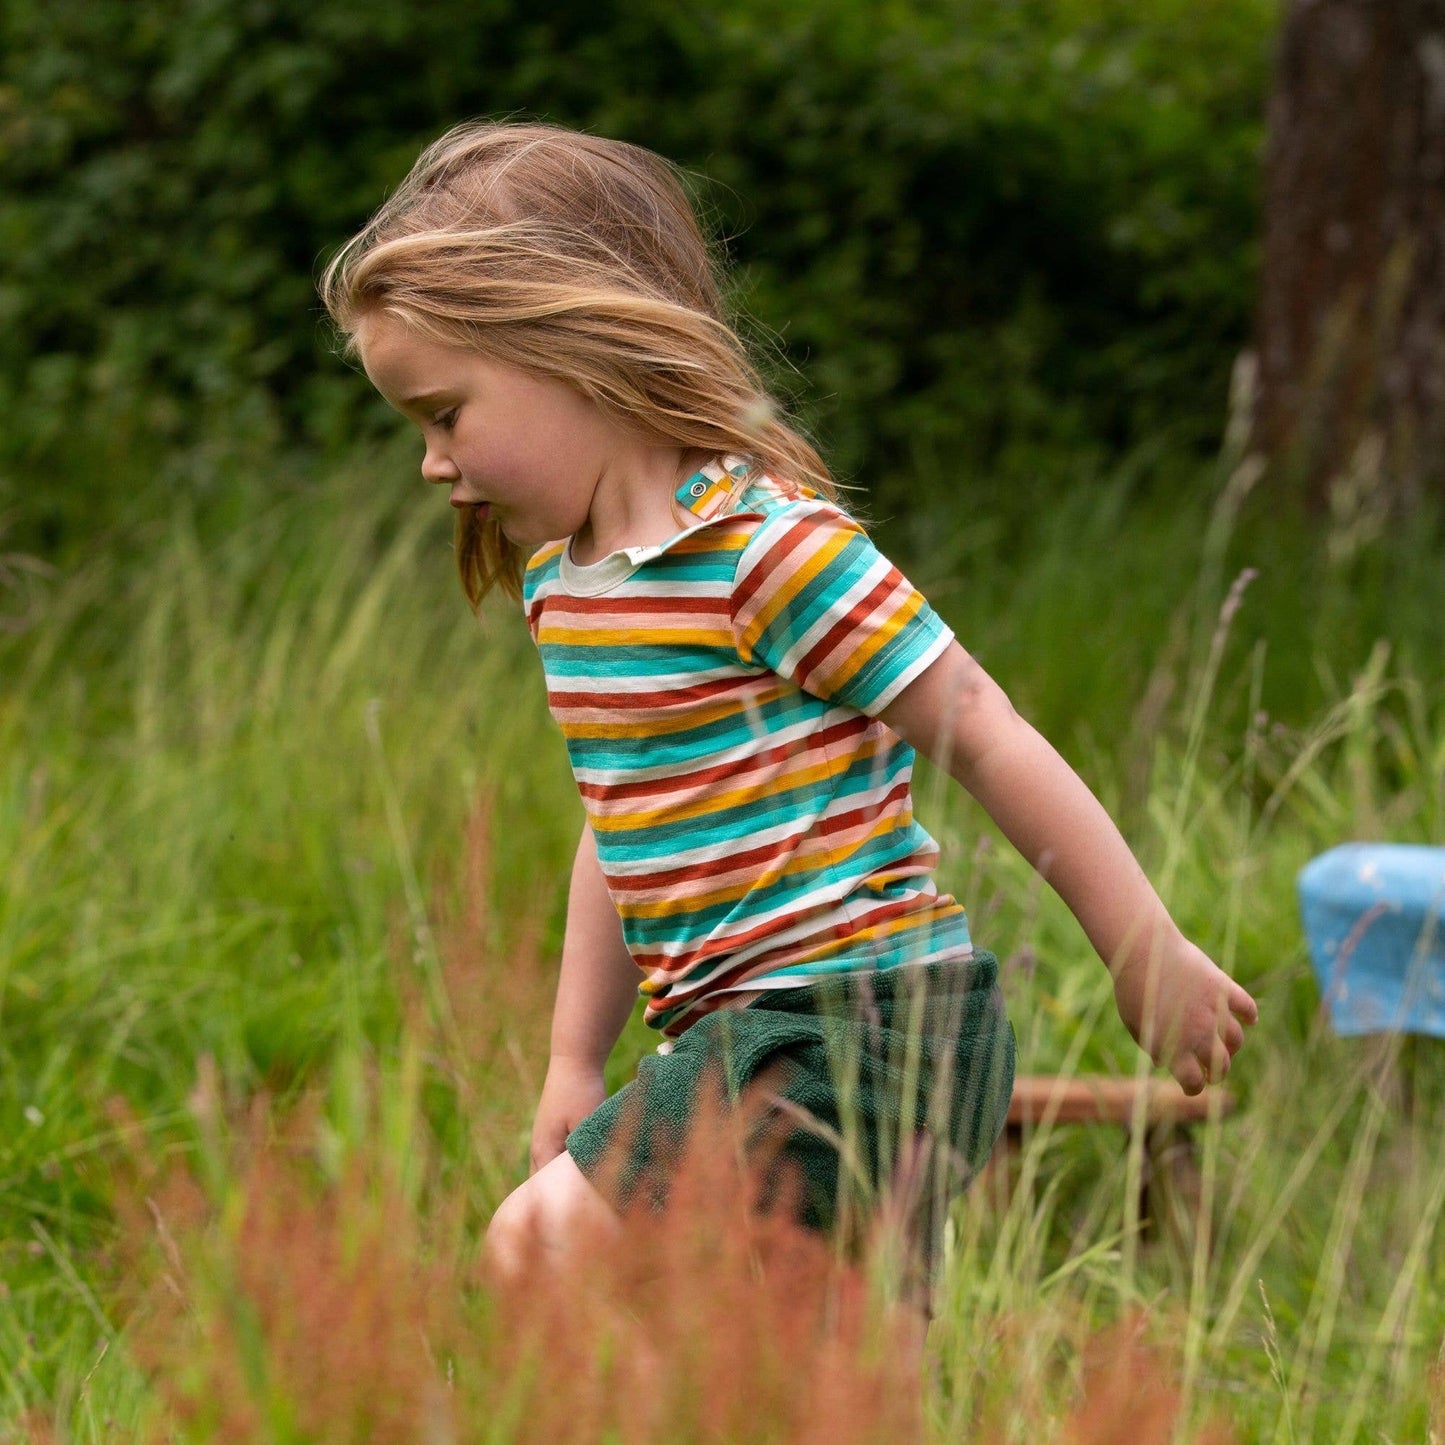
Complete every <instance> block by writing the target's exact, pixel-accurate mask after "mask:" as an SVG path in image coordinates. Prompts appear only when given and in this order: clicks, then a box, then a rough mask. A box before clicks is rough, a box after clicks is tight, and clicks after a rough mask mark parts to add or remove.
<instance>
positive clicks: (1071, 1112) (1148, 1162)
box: [983, 1074, 1234, 1229]
mask: <svg viewBox="0 0 1445 1445" xmlns="http://www.w3.org/2000/svg"><path fill="white" fill-rule="evenodd" d="M1233 1108H1234V1099H1233V1098H1232V1097H1231V1096H1230V1095H1229V1094H1228V1093H1226V1092H1225V1091H1224V1090H1223V1089H1221V1088H1218V1087H1216V1088H1213V1089H1209V1090H1206V1091H1205V1092H1204V1093H1202V1094H1194V1095H1190V1094H1186V1093H1185V1092H1184V1090H1183V1089H1181V1088H1180V1087H1179V1085H1178V1084H1177V1083H1176V1082H1175V1081H1174V1080H1173V1079H1161V1078H1145V1079H1116V1078H1109V1077H1107V1076H1105V1075H1102V1074H1083V1075H1077V1076H1074V1077H1071V1078H1061V1077H1059V1076H1057V1075H1054V1074H1022V1075H1020V1076H1019V1077H1018V1078H1016V1079H1015V1080H1014V1089H1013V1095H1012V1097H1011V1098H1010V1100H1009V1108H1008V1118H1007V1122H1006V1124H1005V1126H1004V1131H1003V1133H1002V1135H1000V1137H999V1142H998V1146H997V1147H996V1148H995V1150H994V1156H993V1159H992V1160H991V1161H990V1164H989V1168H988V1170H987V1173H986V1179H985V1182H984V1185H983V1187H984V1189H985V1190H991V1191H992V1193H993V1197H994V1198H995V1199H997V1200H998V1201H999V1202H1000V1203H1003V1204H1006V1203H1007V1201H1008V1198H1009V1195H1010V1194H1011V1193H1012V1190H1013V1187H1014V1185H1013V1181H1014V1176H1015V1174H1016V1173H1017V1159H1018V1156H1019V1154H1020V1153H1021V1151H1022V1148H1023V1145H1024V1141H1025V1139H1026V1137H1027V1136H1028V1135H1029V1134H1031V1133H1033V1132H1034V1131H1036V1130H1038V1129H1040V1128H1044V1129H1052V1128H1053V1127H1055V1126H1063V1125H1077V1124H1109V1125H1114V1126H1116V1127H1118V1128H1121V1129H1122V1130H1123V1131H1124V1139H1125V1143H1126V1145H1127V1143H1128V1140H1129V1138H1130V1135H1131V1133H1132V1131H1133V1130H1134V1129H1135V1128H1141V1129H1142V1130H1143V1131H1144V1154H1143V1163H1144V1168H1143V1176H1142V1178H1141V1180H1140V1191H1141V1192H1140V1200H1139V1219H1140V1223H1141V1224H1142V1225H1144V1226H1146V1227H1147V1226H1149V1225H1151V1224H1152V1223H1153V1222H1154V1221H1155V1219H1156V1217H1157V1216H1159V1215H1161V1214H1165V1213H1167V1214H1168V1215H1169V1216H1171V1217H1172V1218H1173V1219H1174V1221H1175V1222H1176V1223H1177V1224H1178V1226H1179V1227H1180V1228H1190V1229H1192V1228H1193V1227H1194V1226H1195V1224H1196V1223H1197V1220H1198V1216H1199V1209H1200V1202H1201V1192H1202V1190H1201V1183H1202V1180H1201V1176H1200V1172H1199V1165H1198V1161H1197V1158H1196V1155H1195V1151H1194V1141H1193V1138H1192V1136H1191V1134H1190V1126H1191V1125H1193V1124H1197V1123H1200V1122H1202V1121H1203V1120H1205V1119H1208V1118H1210V1117H1213V1116H1215V1115H1224V1114H1228V1113H1230V1112H1231V1111H1232V1110H1233Z"/></svg>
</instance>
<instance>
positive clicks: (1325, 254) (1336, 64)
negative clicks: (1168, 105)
mask: <svg viewBox="0 0 1445 1445" xmlns="http://www.w3.org/2000/svg"><path fill="white" fill-rule="evenodd" d="M1264 212H1265V222H1264V257H1263V273H1262V277H1261V292H1260V303H1259V319H1258V345H1259V395H1258V399H1257V409H1256V414H1255V441H1256V444H1257V445H1258V446H1259V448H1260V449H1261V450H1262V451H1263V452H1264V453H1265V455H1266V456H1267V457H1269V458H1270V459H1271V461H1272V462H1274V463H1276V464H1278V465H1280V466H1281V467H1283V468H1284V469H1286V470H1288V471H1291V472H1293V473H1294V474H1295V475H1297V476H1299V477H1301V478H1302V479H1303V482H1304V485H1305V488H1306V494H1307V496H1308V497H1309V499H1310V500H1311V502H1312V503H1313V504H1314V505H1315V506H1317V507H1321V508H1329V509H1330V510H1331V511H1332V512H1334V513H1335V514H1336V516H1337V517H1338V518H1340V519H1341V520H1348V519H1349V518H1350V517H1351V516H1355V515H1359V516H1368V515H1370V514H1372V513H1373V514H1374V515H1375V516H1377V517H1379V518H1383V517H1385V516H1388V515H1390V514H1392V513H1393V514H1396V515H1398V514H1400V513H1402V512H1406V511H1408V510H1409V509H1411V508H1412V507H1413V506H1414V505H1415V504H1416V503H1417V502H1418V501H1419V500H1420V498H1421V497H1422V496H1423V495H1424V494H1425V493H1426V492H1427V491H1428V492H1433V493H1434V494H1435V495H1436V496H1439V497H1442V498H1445V0H1290V3H1289V7H1288V11H1287V14H1286V16H1285V21H1284V26H1283V30H1282V32H1281V35H1280V39H1279V54H1278V59H1277V69H1276V75H1275V85H1274V94H1273V97H1272V99H1271V102H1270V107H1269V114H1268V144H1267V149H1266V156H1265V196H1264Z"/></svg>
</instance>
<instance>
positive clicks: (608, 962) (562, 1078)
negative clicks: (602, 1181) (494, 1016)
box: [532, 827, 638, 1171]
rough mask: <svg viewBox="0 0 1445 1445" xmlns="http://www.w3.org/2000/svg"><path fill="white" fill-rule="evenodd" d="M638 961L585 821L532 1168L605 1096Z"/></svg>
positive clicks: (634, 991) (570, 894) (633, 991)
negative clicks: (609, 1065) (631, 952)
mask: <svg viewBox="0 0 1445 1445" xmlns="http://www.w3.org/2000/svg"><path fill="white" fill-rule="evenodd" d="M637 982H638V972H637V965H636V964H635V963H633V961H632V958H631V956H630V955H629V954H628V952H627V948H626V945H625V944H624V943H623V941H622V923H621V921H620V920H619V918H618V917H617V909H616V908H615V907H614V906H613V903H612V897H611V895H610V894H609V893H608V891H607V883H606V881H605V880H604V878H603V877H602V870H601V868H600V867H599V866H598V862H597V843H596V840H595V839H594V838H593V836H592V829H591V828H589V827H584V828H583V829H582V837H581V840H580V841H579V842H578V844H577V856H576V858H575V859H574V861H573V864H572V882H571V887H570V889H569V891H568V894H567V928H566V932H565V933H564V935H563V939H562V967H561V973H560V976H559V978H558V980H557V1002H556V1004H555V1005H554V1007H553V1010H552V1055H551V1060H550V1062H549V1063H548V1065H547V1079H546V1082H545V1083H544V1084H543V1086H542V1098H541V1101H540V1102H539V1103H538V1105H537V1117H536V1120H535V1122H534V1123H533V1125H532V1168H533V1170H534V1171H535V1170H537V1169H540V1168H541V1167H542V1166H543V1165H544V1164H547V1163H549V1162H550V1161H551V1160H553V1159H555V1158H556V1157H557V1155H559V1154H560V1153H561V1152H562V1150H563V1148H564V1147H565V1144H566V1139H567V1135H568V1134H570V1133H571V1132H572V1130H573V1129H574V1128H575V1127H576V1126H577V1125H578V1124H579V1123H580V1122H581V1121H582V1120H583V1119H584V1118H586V1117H587V1115H588V1114H590V1113H591V1112H592V1111H593V1110H594V1109H595V1108H596V1107H597V1106H598V1105H599V1104H600V1103H601V1102H602V1100H603V1098H604V1097H605V1096H606V1086H605V1085H604V1083H603V1078H602V1071H603V1068H604V1066H605V1065H606V1063H607V1055H608V1054H609V1053H611V1051H612V1045H613V1044H615V1043H616V1042H617V1036H618V1034H620V1033H621V1032H622V1026H623V1024H625V1023H626V1022H627V1016H628V1014H629V1013H631V1011H632V1006H633V1004H635V1003H636V1002H637Z"/></svg>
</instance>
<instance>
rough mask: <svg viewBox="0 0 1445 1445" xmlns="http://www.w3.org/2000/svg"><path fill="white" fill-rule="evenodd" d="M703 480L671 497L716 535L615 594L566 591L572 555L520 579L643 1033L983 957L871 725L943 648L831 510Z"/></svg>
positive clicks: (554, 554)
mask: <svg viewBox="0 0 1445 1445" xmlns="http://www.w3.org/2000/svg"><path fill="white" fill-rule="evenodd" d="M691 480H692V484H693V488H694V489H695V490H696V495H695V496H690V497H688V498H684V496H683V490H686V489H687V486H688V484H684V489H683V490H680V491H679V500H680V501H683V500H687V501H690V502H692V503H693V504H694V507H693V510H694V511H695V513H696V514H697V515H699V516H701V518H702V520H701V521H700V522H699V523H698V524H697V525H694V526H692V527H690V528H689V529H688V530H686V531H684V532H682V533H680V534H679V535H678V536H677V537H675V538H674V539H673V540H672V541H671V542H669V543H666V544H664V545H663V546H661V547H657V548H647V549H640V554H634V555H637V556H638V560H637V562H636V565H635V566H632V567H631V568H630V569H624V570H623V571H622V572H621V574H620V580H618V581H617V582H616V583H615V584H613V585H610V586H608V585H606V584H607V583H608V582H610V580H611V579H610V578H607V579H604V582H603V584H602V585H603V586H604V587H605V588H606V590H601V591H600V592H598V591H596V589H594V588H591V587H589V586H588V585H580V586H577V587H575V588H573V589H571V590H569V588H568V586H567V585H566V584H565V582H564V578H563V573H564V571H566V570H567V569H565V568H564V566H563V562H564V557H565V543H557V544H552V545H550V546H548V547H546V548H544V549H543V550H542V551H540V552H538V553H537V554H536V556H535V557H534V558H533V559H532V562H531V564H530V565H529V567H528V569H527V574H526V578H525V583H524V604H525V607H526V611H527V619H528V625H529V626H530V628H531V630H532V635H533V637H534V638H535V640H536V643H537V647H538V650H539V652H540V653H541V656H542V662H543V667H544V670H545V672H546V677H547V689H548V700H549V705H550V707H551V710H552V714H553V717H554V718H555V719H556V721H557V724H558V726H559V727H560V728H561V729H562V733H563V736H564V737H565V739H566V742H567V749H568V753H569V755H570V757H571V761H572V766H573V771H574V772H575V774H576V777H577V782H578V787H579V789H580V791H581V794H582V800H583V803H584V806H585V808H586V811H587V816H588V819H589V820H590V822H591V826H592V830H593V833H594V834H595V836H596V839H597V851H598V857H599V860H600V862H601V865H602V870H603V873H604V875H605V876H606V879H607V883H608V887H609V889H610V891H611V893H612V898H613V901H614V902H615V903H616V905H617V909H618V913H619V915H620V916H621V919H622V927H623V934H624V937H625V938H626V941H627V945H628V948H629V949H630V951H631V952H632V955H633V957H634V959H636V961H637V963H638V965H639V967H640V968H641V969H642V970H643V974H644V978H643V981H642V984H641V991H642V993H643V994H644V995H645V996H646V998H647V1001H648V1002H647V1019H648V1022H649V1023H651V1024H653V1025H655V1026H657V1027H660V1028H662V1029H663V1030H664V1031H666V1032H669V1033H678V1032H681V1030H682V1029H683V1028H684V1027H686V1025H687V1024H688V1023H690V1022H692V1021H693V1020H694V1019H695V1018H697V1017H699V1016H700V1015H701V1014H703V1013H705V1012H708V1011H709V1010H711V1009H713V1008H717V1007H726V1006H728V1005H729V1003H730V1002H732V1003H736V1001H737V995H738V994H739V992H742V993H744V994H751V993H752V992H753V991H756V990H758V989H762V988H778V987H797V986H799V985H800V984H806V983H808V982H810V981H811V980H813V979H815V978H817V977H819V976H823V975H826V974H829V973H841V972H858V971H862V970H867V969H872V968H889V967H895V966H898V965H900V964H903V963H911V962H926V961H936V960H941V959H946V958H952V957H960V956H965V955H967V953H968V952H969V951H970V943H969V936H968V924H967V920H966V917H965V915H964V912H963V909H962V908H961V907H960V905H959V904H958V903H957V902H955V901H954V899H953V898H951V897H949V896H948V895H947V894H939V893H938V892H937V890H936V888H935V887H934V883H933V878H932V871H933V868H934V866H935V864H936V862H937V857H938V849H937V846H936V845H935V844H934V842H933V840H932V839H931V838H930V837H929V836H928V834H927V833H926V832H925V831H924V830H923V829H922V828H921V827H920V826H919V825H918V823H917V822H916V821H915V819H914V817H913V804H912V796H911V791H910V787H911V779H912V769H913V753H912V750H911V749H910V748H909V747H908V746H907V745H906V744H905V743H903V742H902V741H901V740H900V739H899V738H898V737H897V736H895V735H894V734H893V733H892V732H890V731H889V730H888V728H886V727H885V726H884V725H883V724H882V723H881V722H879V721H878V720H877V717H876V714H877V713H879V712H880V711H881V710H882V709H883V708H884V707H886V706H887V704H888V703H889V702H890V701H891V700H892V699H893V698H895V697H897V695H898V694H899V693H900V692H901V691H902V690H903V688H905V687H906V686H907V685H908V683H909V682H911V681H912V680H913V679H914V678H915V677H917V676H919V675H920V674H921V673H922V672H923V671H924V670H925V669H926V668H927V667H928V666H929V665H930V664H931V663H932V662H933V661H934V659H935V658H937V657H938V656H939V655H940V654H941V653H942V652H943V650H944V649H945V648H946V647H947V646H948V643H949V641H950V640H951V636H952V634H951V633H950V632H949V631H948V629H947V628H946V627H945V626H944V624H943V623H942V622H941V621H940V620H939V618H938V617H937V615H936V614H935V613H934V612H933V610H932V609H931V608H930V607H929V606H928V604H927V602H925V601H924V599H923V598H922V597H921V596H920V595H919V594H918V593H917V592H916V591H915V590H914V589H913V587H912V586H911V585H910V584H909V583H908V582H907V581H906V579H905V578H903V576H902V575H901V574H900V573H899V572H898V570H897V569H896V568H895V567H893V566H892V564H891V563H890V562H888V560H887V559H886V558H885V557H883V556H882V555H881V554H880V553H879V552H878V551H877V549H876V548H875V547H874V546H873V544H872V542H871V541H869V539H868V537H867V535H866V534H865V533H864V532H863V530H862V528H861V527H859V526H858V525H857V523H856V522H854V521H853V520H852V519H851V518H849V517H848V516H846V515H845V514H844V513H843V512H841V511H840V510H839V509H838V508H837V507H835V506H833V505H831V504H829V503H827V502H824V501H822V500H820V499H818V498H816V497H813V496H811V495H810V494H807V493H802V494H797V495H789V494H788V493H786V492H785V491H784V490H783V489H781V488H779V487H777V486H776V485H774V484H773V483H772V482H770V481H769V480H768V479H766V478H762V479H754V480H752V481H746V480H745V478H744V474H743V471H742V470H741V469H739V468H738V467H736V466H733V467H730V468H729V470H728V471H727V472H724V471H723V469H722V468H713V469H704V471H703V472H700V473H699V474H698V475H697V476H696V477H695V478H693V479H691ZM704 483H705V484H706V485H704ZM720 505H722V507H723V510H722V511H721V512H718V511H717V508H718V507H719V506H720ZM608 562H609V564H610V565H613V566H615V565H616V559H608ZM599 565H601V564H599ZM585 570H586V571H590V570H591V569H585ZM568 576H570V577H573V578H577V577H579V576H583V573H582V572H579V569H576V568H571V569H570V571H568ZM584 584H585V577H584Z"/></svg>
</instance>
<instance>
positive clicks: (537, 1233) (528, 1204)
mask: <svg viewBox="0 0 1445 1445" xmlns="http://www.w3.org/2000/svg"><path fill="white" fill-rule="evenodd" d="M621 1228H622V1221H621V1220H620V1219H619V1218H618V1216H617V1213H616V1211H615V1210H614V1209H613V1208H612V1206H611V1205H610V1204H608V1202H607V1201H606V1200H605V1199H604V1198H603V1197H602V1195H600V1194H599V1193H598V1192H597V1190H596V1189H594V1188H593V1186H592V1185H591V1184H590V1183H588V1180H587V1176H586V1175H585V1174H583V1172H582V1171H581V1170H580V1169H579V1168H578V1167H577V1166H576V1164H575V1163H573V1161H572V1156H571V1155H570V1154H565V1153H564V1154H559V1155H558V1156H557V1157H556V1158H555V1159H554V1160H552V1162H551V1163H550V1164H545V1165H543V1166H542V1168H540V1169H539V1170H538V1171H537V1172H536V1173H535V1174H534V1175H532V1177H531V1178H530V1179H528V1180H527V1181H526V1183H524V1184H520V1185H518V1186H517V1188H516V1189H514V1190H513V1191H512V1192H511V1193H510V1194H509V1195H508V1196H507V1197H506V1198H505V1199H504V1200H502V1202H501V1204H500V1205H499V1206H498V1207H497V1212H496V1213H495V1214H494V1215H493V1216H492V1222H491V1223H490V1224H489V1225H488V1226H487V1236H486V1241H485V1247H486V1255H487V1260H488V1262H489V1263H490V1264H491V1266H492V1268H493V1269H495V1270H496V1271H497V1272H498V1273H499V1274H501V1275H502V1276H503V1277H505V1278H515V1277H516V1276H517V1275H519V1274H521V1273H522V1271H523V1270H525V1269H526V1268H527V1266H528V1265H534V1264H536V1263H539V1262H540V1263H542V1264H544V1265H548V1266H551V1267H552V1268H565V1267H566V1266H567V1265H568V1264H569V1263H571V1262H572V1261H573V1260H574V1259H575V1258H576V1251H577V1249H578V1247H579V1246H584V1247H585V1245H587V1244H595V1243H596V1242H598V1241H599V1240H606V1239H611V1238H613V1237H614V1236H615V1235H616V1234H617V1233H618V1232H619V1231H620V1230H621Z"/></svg>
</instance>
